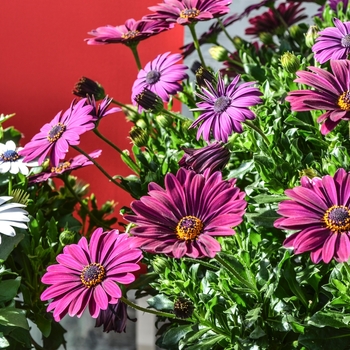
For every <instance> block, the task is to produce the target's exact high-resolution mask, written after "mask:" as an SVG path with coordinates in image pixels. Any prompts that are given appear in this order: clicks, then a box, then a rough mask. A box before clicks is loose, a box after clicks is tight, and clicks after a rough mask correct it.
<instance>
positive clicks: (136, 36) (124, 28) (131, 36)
mask: <svg viewBox="0 0 350 350" xmlns="http://www.w3.org/2000/svg"><path fill="white" fill-rule="evenodd" d="M173 27H174V24H172V23H168V22H166V21H157V20H151V19H142V20H139V21H135V20H134V19H133V18H130V19H128V20H127V21H126V22H125V24H123V25H120V26H116V27H114V26H111V25H107V26H104V27H98V28H97V29H94V30H92V31H91V32H89V33H88V34H91V35H93V36H94V38H88V39H85V41H86V42H87V44H88V45H106V44H117V43H122V44H125V45H128V46H130V45H135V44H137V43H138V42H140V41H141V40H145V39H147V38H149V37H150V36H154V35H156V34H159V33H161V32H164V31H165V30H169V29H171V28H173Z"/></svg>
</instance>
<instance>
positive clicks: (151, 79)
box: [146, 70, 160, 84]
mask: <svg viewBox="0 0 350 350" xmlns="http://www.w3.org/2000/svg"><path fill="white" fill-rule="evenodd" d="M159 78H160V72H158V71H157V70H150V71H149V72H148V73H147V75H146V83H147V84H155V83H156V82H157V81H159Z"/></svg>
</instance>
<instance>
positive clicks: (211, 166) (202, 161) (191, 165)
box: [179, 142, 230, 174]
mask: <svg viewBox="0 0 350 350" xmlns="http://www.w3.org/2000/svg"><path fill="white" fill-rule="evenodd" d="M183 150H184V151H185V154H184V156H183V157H182V158H181V159H180V161H179V165H180V167H182V168H185V169H189V170H193V171H195V172H196V173H197V174H203V173H204V172H205V171H208V172H209V174H212V173H214V172H215V171H221V170H222V169H223V168H224V167H225V166H226V164H227V163H228V161H229V160H230V151H229V150H228V149H227V148H226V147H225V146H224V145H223V144H222V143H221V142H214V143H212V144H210V145H208V146H205V147H202V148H197V149H195V148H185V147H184V148H183Z"/></svg>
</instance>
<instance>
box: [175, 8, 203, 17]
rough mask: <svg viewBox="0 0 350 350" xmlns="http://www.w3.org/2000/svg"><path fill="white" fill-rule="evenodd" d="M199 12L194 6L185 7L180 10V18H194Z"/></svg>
mask: <svg viewBox="0 0 350 350" xmlns="http://www.w3.org/2000/svg"><path fill="white" fill-rule="evenodd" d="M199 14H200V11H199V10H197V9H196V8H195V7H194V8H191V9H185V10H182V11H181V12H180V17H181V18H195V17H197V16H198V15H199Z"/></svg>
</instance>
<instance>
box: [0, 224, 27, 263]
mask: <svg viewBox="0 0 350 350" xmlns="http://www.w3.org/2000/svg"><path fill="white" fill-rule="evenodd" d="M23 238H24V234H23V233H22V232H19V231H18V232H16V236H15V237H9V236H6V235H1V245H0V260H3V261H5V260H6V259H7V258H8V256H9V255H10V254H11V252H12V251H13V249H14V248H15V247H17V245H18V243H19V242H20V241H21V240H22V239H23Z"/></svg>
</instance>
